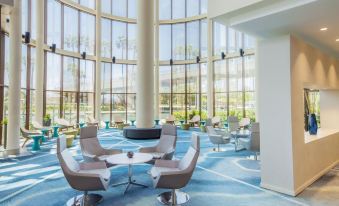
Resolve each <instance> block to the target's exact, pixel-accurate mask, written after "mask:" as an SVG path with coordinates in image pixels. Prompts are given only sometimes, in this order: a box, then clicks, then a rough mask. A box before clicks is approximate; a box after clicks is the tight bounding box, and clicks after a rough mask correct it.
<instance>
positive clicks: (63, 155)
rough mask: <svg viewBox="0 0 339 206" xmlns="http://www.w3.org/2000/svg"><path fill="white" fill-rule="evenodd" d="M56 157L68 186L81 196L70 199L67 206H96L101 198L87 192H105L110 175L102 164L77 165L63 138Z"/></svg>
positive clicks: (59, 142) (58, 145) (60, 140)
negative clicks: (81, 192)
mask: <svg viewBox="0 0 339 206" xmlns="http://www.w3.org/2000/svg"><path fill="white" fill-rule="evenodd" d="M57 156H58V159H59V162H60V166H61V169H62V171H63V173H64V175H65V178H66V180H67V181H68V183H69V185H70V186H71V187H72V188H73V189H75V190H79V191H83V192H84V194H83V195H79V196H77V197H74V198H71V199H70V200H68V202H67V205H96V204H97V203H99V202H100V201H101V200H102V199H103V197H102V196H101V195H98V194H88V192H89V191H98V190H107V188H108V185H109V181H110V177H111V173H110V171H109V170H108V169H107V167H106V164H105V163H104V162H92V163H78V162H77V161H76V160H75V159H74V158H73V157H72V155H71V153H70V152H69V151H68V150H67V149H66V139H65V137H59V138H58V142H57Z"/></svg>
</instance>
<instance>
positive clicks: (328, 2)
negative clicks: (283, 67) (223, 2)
mask: <svg viewBox="0 0 339 206" xmlns="http://www.w3.org/2000/svg"><path fill="white" fill-rule="evenodd" d="M265 2H266V5H265V6H261V7H260V8H258V7H255V5H252V6H253V9H252V10H250V9H249V8H247V9H246V13H245V12H242V13H241V12H238V13H236V12H234V14H235V15H233V16H232V17H230V16H229V15H227V14H225V15H224V16H219V17H218V18H217V19H216V20H217V21H220V22H221V23H225V24H227V25H229V26H231V27H233V28H235V29H237V30H240V31H243V32H246V33H248V34H251V35H253V36H255V37H258V38H270V37H274V36H278V35H285V34H293V35H296V36H298V37H300V38H303V39H304V40H306V41H308V42H310V43H311V44H313V45H314V46H316V47H318V48H320V49H322V50H324V51H327V52H328V53H331V54H332V55H333V56H335V57H337V58H339V42H336V41H335V40H336V39H338V38H339V0H293V1H292V0H281V1H271V2H270V1H265ZM249 10H250V11H249ZM322 27H327V28H328V30H327V31H326V32H322V31H320V28H322Z"/></svg>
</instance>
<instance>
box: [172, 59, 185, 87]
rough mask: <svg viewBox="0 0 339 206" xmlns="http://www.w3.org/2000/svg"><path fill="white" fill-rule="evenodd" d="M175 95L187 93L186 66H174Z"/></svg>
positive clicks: (173, 82)
mask: <svg viewBox="0 0 339 206" xmlns="http://www.w3.org/2000/svg"><path fill="white" fill-rule="evenodd" d="M172 75H173V76H172V78H173V79H172V84H173V93H185V65H175V66H173V73H172Z"/></svg>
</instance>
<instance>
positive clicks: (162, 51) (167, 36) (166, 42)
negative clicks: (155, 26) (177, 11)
mask: <svg viewBox="0 0 339 206" xmlns="http://www.w3.org/2000/svg"><path fill="white" fill-rule="evenodd" d="M171 41H172V39H171V25H160V26H159V60H167V61H168V60H170V59H171V56H172V55H171V53H172V52H171V49H172V48H171Z"/></svg>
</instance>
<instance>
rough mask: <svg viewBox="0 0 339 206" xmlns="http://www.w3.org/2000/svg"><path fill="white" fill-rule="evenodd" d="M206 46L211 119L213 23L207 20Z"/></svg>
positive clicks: (208, 107)
mask: <svg viewBox="0 0 339 206" xmlns="http://www.w3.org/2000/svg"><path fill="white" fill-rule="evenodd" d="M207 27H208V33H207V41H208V42H207V45H208V49H207V51H208V57H207V61H208V62H207V70H208V71H207V116H208V118H212V117H213V113H214V111H213V110H214V107H213V99H214V98H213V87H214V86H213V21H212V20H211V19H208V20H207Z"/></svg>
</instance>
